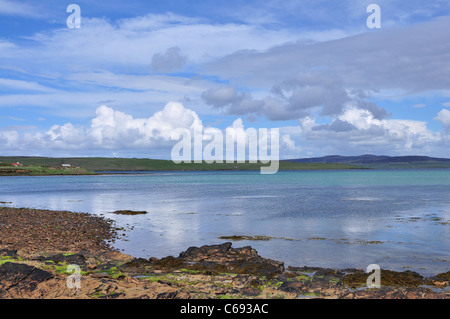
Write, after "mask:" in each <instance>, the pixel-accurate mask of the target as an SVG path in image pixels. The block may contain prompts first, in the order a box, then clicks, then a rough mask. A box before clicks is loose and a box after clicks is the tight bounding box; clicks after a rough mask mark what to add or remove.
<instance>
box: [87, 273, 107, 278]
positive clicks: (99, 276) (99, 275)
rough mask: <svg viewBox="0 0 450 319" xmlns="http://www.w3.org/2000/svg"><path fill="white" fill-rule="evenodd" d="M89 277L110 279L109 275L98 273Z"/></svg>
mask: <svg viewBox="0 0 450 319" xmlns="http://www.w3.org/2000/svg"><path fill="white" fill-rule="evenodd" d="M91 277H92V278H112V276H111V275H108V274H107V273H105V272H98V273H94V274H91Z"/></svg>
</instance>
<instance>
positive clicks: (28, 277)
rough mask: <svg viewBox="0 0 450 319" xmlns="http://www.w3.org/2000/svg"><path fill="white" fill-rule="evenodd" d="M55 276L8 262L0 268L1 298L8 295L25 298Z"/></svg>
mask: <svg viewBox="0 0 450 319" xmlns="http://www.w3.org/2000/svg"><path fill="white" fill-rule="evenodd" d="M52 277H53V275H52V274H51V273H49V272H48V271H45V270H42V269H39V268H36V267H33V266H29V265H25V264H19V263H12V262H7V263H5V264H3V265H2V266H0V297H3V296H4V295H7V294H8V293H10V294H12V295H16V296H24V295H26V294H27V293H30V292H32V291H33V290H35V289H36V287H37V285H38V284H39V283H41V282H44V281H46V280H48V279H50V278H52Z"/></svg>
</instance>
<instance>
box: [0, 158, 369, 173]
mask: <svg viewBox="0 0 450 319" xmlns="http://www.w3.org/2000/svg"><path fill="white" fill-rule="evenodd" d="M15 162H19V163H21V164H23V165H24V166H30V165H33V166H41V167H58V168H60V167H61V164H70V165H71V167H81V168H83V169H86V170H88V171H95V172H109V171H111V172H118V171H205V170H255V171H256V170H260V167H261V166H268V165H267V164H261V163H223V164H221V163H213V164H207V163H180V164H175V163H174V162H172V161H170V160H155V159H138V158H103V157H75V158H49V157H2V156H0V168H1V167H2V166H1V165H2V164H4V163H15ZM359 168H361V167H358V166H355V165H347V164H323V163H293V162H287V161H280V166H279V170H322V169H359ZM60 170H62V169H60ZM65 170H67V169H64V170H63V171H65Z"/></svg>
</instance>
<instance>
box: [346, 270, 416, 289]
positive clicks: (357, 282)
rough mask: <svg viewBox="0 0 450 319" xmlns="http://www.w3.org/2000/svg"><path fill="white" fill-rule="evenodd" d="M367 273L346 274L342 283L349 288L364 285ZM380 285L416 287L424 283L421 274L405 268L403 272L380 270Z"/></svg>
mask: <svg viewBox="0 0 450 319" xmlns="http://www.w3.org/2000/svg"><path fill="white" fill-rule="evenodd" d="M368 276H369V274H367V273H354V274H348V275H346V276H345V277H344V279H343V282H344V284H346V285H348V286H349V287H351V288H356V287H361V286H365V285H366V284H367V278H368ZM380 277H381V286H388V287H390V286H394V287H395V286H400V287H418V286H420V285H422V284H424V283H425V281H424V278H423V277H422V275H420V274H418V273H416V272H414V271H410V270H406V271H403V272H398V271H392V270H381V274H380Z"/></svg>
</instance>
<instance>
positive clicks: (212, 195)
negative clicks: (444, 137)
mask: <svg viewBox="0 0 450 319" xmlns="http://www.w3.org/2000/svg"><path fill="white" fill-rule="evenodd" d="M0 201H4V202H12V204H7V205H8V206H13V207H33V208H46V209H56V210H70V211H78V212H89V213H92V214H103V215H104V216H105V217H107V218H111V219H114V220H115V221H116V224H117V226H118V227H122V226H123V227H126V228H128V229H129V230H128V231H127V235H126V236H125V237H123V239H122V240H119V241H117V242H116V244H115V245H116V247H117V248H120V249H121V250H123V251H124V252H125V253H128V254H131V255H133V256H136V257H147V258H148V257H151V256H155V257H164V256H167V255H173V256H177V255H178V254H179V253H180V252H181V251H184V250H186V249H187V248H188V247H189V246H201V245H206V244H215V243H222V242H224V241H225V240H222V239H219V238H218V237H219V236H230V235H251V236H255V235H263V236H271V237H275V238H273V239H271V240H268V241H239V242H234V244H233V246H234V247H241V246H246V245H251V246H252V247H254V248H256V249H257V250H258V252H259V254H260V255H261V256H263V257H268V258H273V259H277V260H281V261H284V262H285V264H286V265H293V266H305V265H306V266H321V267H356V268H362V269H365V268H366V267H367V265H369V264H373V263H375V264H379V265H380V267H381V268H382V269H383V268H384V269H394V270H403V269H411V270H415V271H417V272H419V273H422V274H424V275H430V274H435V273H438V272H444V271H448V270H450V170H439V169H436V170H386V171H375V170H373V171H372V170H351V171H350V170H345V171H297V172H279V173H277V174H276V175H260V174H259V173H258V172H167V173H164V172H163V173H155V174H115V175H100V176H55V177H50V176H44V177H1V178H0ZM119 209H130V210H146V211H148V212H149V213H148V214H146V215H136V216H119V215H115V214H111V212H112V211H115V210H119Z"/></svg>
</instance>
